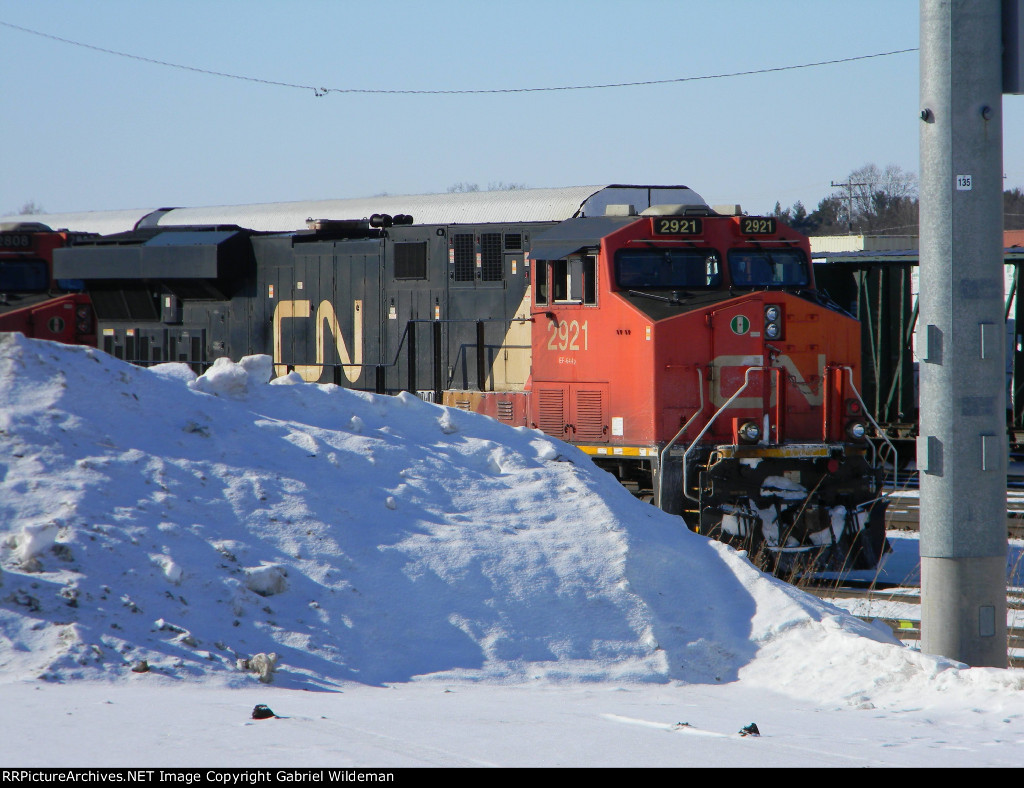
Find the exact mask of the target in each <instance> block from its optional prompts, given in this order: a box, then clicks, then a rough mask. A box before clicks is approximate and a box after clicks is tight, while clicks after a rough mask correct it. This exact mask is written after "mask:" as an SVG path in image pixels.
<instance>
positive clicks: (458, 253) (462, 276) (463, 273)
mask: <svg viewBox="0 0 1024 788" xmlns="http://www.w3.org/2000/svg"><path fill="white" fill-rule="evenodd" d="M452 243H453V245H454V248H455V281H456V282H472V281H473V267H474V265H475V264H476V251H475V248H474V247H475V244H474V243H473V235H472V233H459V234H458V235H456V236H455V237H454V238H453V239H452Z"/></svg>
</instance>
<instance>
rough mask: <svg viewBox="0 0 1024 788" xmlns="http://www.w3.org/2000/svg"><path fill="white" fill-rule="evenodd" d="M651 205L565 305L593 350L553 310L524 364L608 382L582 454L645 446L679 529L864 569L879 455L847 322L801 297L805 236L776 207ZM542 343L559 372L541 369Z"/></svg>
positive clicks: (881, 541)
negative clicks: (749, 212) (729, 209)
mask: <svg viewBox="0 0 1024 788" xmlns="http://www.w3.org/2000/svg"><path fill="white" fill-rule="evenodd" d="M656 210H657V209H656ZM661 210H663V211H664V212H665V213H664V214H663V215H653V216H643V217H640V218H639V219H637V220H636V221H633V222H630V223H628V224H625V225H624V226H622V227H621V228H620V229H618V230H616V231H614V232H611V233H609V234H608V235H606V236H605V237H604V238H602V240H601V245H600V253H599V254H598V255H597V256H596V260H595V261H594V262H593V264H592V265H593V269H594V272H595V274H596V276H592V278H593V279H596V284H594V285H593V286H590V287H589V288H587V290H588V292H589V293H590V294H592V295H591V296H590V300H592V301H593V303H592V304H591V308H590V310H584V311H583V312H581V314H579V315H576V316H574V317H575V320H576V322H577V324H578V325H579V326H581V331H585V332H586V334H585V336H583V335H582V334H581V335H580V336H579V337H578V338H579V339H583V340H585V341H586V345H587V347H588V349H595V348H597V349H599V352H598V354H596V355H595V354H591V353H581V354H573V353H571V352H566V350H565V349H562V348H561V344H566V347H567V348H571V347H572V346H573V344H572V338H573V334H572V331H571V327H572V325H573V321H572V320H569V321H566V317H568V316H565V317H563V316H562V315H558V316H556V317H555V319H554V320H553V321H546V323H545V322H542V323H540V324H539V325H537V328H536V329H535V330H544V329H545V328H546V329H547V333H548V334H549V335H550V336H549V337H548V341H547V344H546V345H545V342H544V340H543V338H540V337H539V338H538V339H540V340H541V341H539V342H535V345H534V347H535V357H534V370H535V374H536V373H538V372H539V373H541V374H540V377H541V378H542V379H543V378H545V377H547V378H551V377H554V376H556V375H559V374H561V376H562V377H563V378H566V377H567V378H571V379H572V381H579V380H595V381H601V380H604V381H607V387H606V388H605V391H606V396H605V399H604V400H603V402H604V405H605V410H606V414H607V419H606V421H607V422H608V427H610V430H609V429H605V435H604V437H603V439H602V440H603V442H604V443H605V444H607V445H606V446H602V447H600V448H598V449H596V451H592V452H591V453H594V454H595V455H596V457H597V458H598V459H600V458H601V457H604V456H612V457H614V455H615V454H617V453H619V454H622V453H624V452H626V451H628V450H629V447H633V446H641V447H643V446H647V447H649V448H648V449H647V450H646V453H649V454H652V455H653V454H656V455H657V456H656V460H654V461H652V462H651V463H650V464H649V465H650V468H651V472H652V476H653V478H652V485H651V488H652V490H653V497H654V498H655V503H657V504H658V505H660V506H661V508H663V509H665V510H666V511H671V512H675V513H678V514H681V515H683V516H684V517H685V518H686V520H687V522H688V524H689V525H690V526H691V527H693V528H696V529H698V530H700V531H701V532H702V533H708V534H709V535H713V536H717V537H718V538H720V539H723V540H725V541H728V542H730V543H732V544H734V545H735V546H737V547H743V548H745V549H747V550H748V551H749V552H750V555H751V556H752V557H760V560H761V562H762V564H763V565H765V566H771V567H772V568H774V569H776V570H777V571H778V570H780V569H781V570H782V571H787V570H788V569H794V568H799V567H800V566H804V565H808V564H812V565H814V566H815V567H818V568H821V567H827V568H832V569H840V568H843V567H847V568H870V567H873V566H874V565H876V564H877V562H878V560H879V558H880V557H881V555H882V554H883V552H884V551H885V549H886V541H885V530H884V511H885V499H884V498H883V497H882V471H881V468H882V465H883V463H882V458H881V457H880V456H879V452H877V451H876V450H875V448H874V447H873V446H872V444H870V443H869V442H868V441H867V440H865V435H866V433H867V431H868V430H867V427H868V423H867V421H866V419H867V415H866V412H865V409H864V406H863V402H862V400H861V397H860V394H859V391H858V388H859V385H860V359H861V355H860V326H859V324H858V323H857V321H856V320H854V319H853V318H852V317H850V316H849V315H847V314H846V313H844V312H842V311H841V310H840V309H838V308H837V307H835V306H834V305H832V304H830V303H829V302H828V300H827V299H825V298H824V297H822V296H820V295H819V294H818V293H817V292H816V290H815V288H814V281H813V274H812V269H811V264H810V247H809V243H808V240H807V238H806V237H804V236H802V235H800V234H799V233H797V232H795V231H794V230H792V229H791V228H788V227H786V226H784V225H783V224H781V223H779V222H777V221H776V220H775V219H774V218H771V217H752V216H743V215H740V213H739V211H736V212H735V214H736V215H724V214H722V213H719V212H716V211H712V210H706V209H705V210H704V211H700V209H697V210H695V209H693V208H692V207H690V208H683V207H680V208H679V209H678V210H674V209H673V208H671V207H668V206H665V207H662V209H661ZM583 273H584V279H586V273H587V268H586V265H584V266H583ZM551 300H552V302H554V300H555V299H554V297H553V295H552V296H551ZM583 300H584V301H585V300H587V299H586V297H585V298H584V299H583ZM559 311H561V310H559ZM566 322H568V326H569V327H570V330H569V333H568V334H567V336H566V339H567V340H568V342H567V343H561V339H560V337H559V335H558V333H557V332H558V331H559V330H560V327H561V326H562V325H563V324H565V323H566ZM583 326H585V328H582V327H583ZM563 333H565V332H563ZM552 337H553V339H552ZM552 346H553V348H554V349H555V350H556V351H557V352H556V353H554V354H551V355H552V358H551V359H549V360H550V361H552V362H554V363H557V364H560V365H561V369H560V371H555V372H549V373H548V374H546V375H545V374H544V372H545V366H546V364H545V357H546V356H547V355H549V354H546V353H545V352H544V350H545V348H546V347H552ZM538 351H540V352H538ZM574 356H575V357H574ZM584 356H590V357H591V358H590V359H585V358H583V357H584ZM574 386H575V387H576V388H580V387H583V388H592V387H595V386H594V385H593V384H587V385H584V384H581V383H575V382H573V383H572V384H571V385H570V386H569V387H568V388H567V389H566V392H565V393H566V394H568V395H569V398H570V400H571V398H572V397H571V395H572V394H573V388H574ZM581 407H582V406H581V405H580V404H579V403H577V411H579V410H580V408H581ZM578 420H579V419H576V420H575V421H578ZM570 421H573V420H572V419H570ZM571 426H573V430H572V432H570V433H569V437H570V439H571V438H573V437H577V436H576V434H575V423H573V424H572V425H571ZM595 435H596V433H595V432H594V431H593V430H592V431H591V437H590V440H589V442H590V443H594V442H595V441H594V437H593V436H595ZM575 442H577V443H587V442H588V441H587V440H586V439H584V440H582V441H580V440H579V439H577V440H576V441H575ZM619 447H621V448H619ZM640 452H641V453H645V450H644V449H640ZM890 459H892V458H890Z"/></svg>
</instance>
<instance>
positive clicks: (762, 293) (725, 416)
mask: <svg viewBox="0 0 1024 788" xmlns="http://www.w3.org/2000/svg"><path fill="white" fill-rule="evenodd" d="M56 266H57V269H58V271H59V272H60V274H61V275H62V276H65V277H73V278H77V279H82V280H85V281H86V282H87V285H88V290H89V293H90V295H91V297H92V299H93V302H94V304H95V308H96V311H97V315H98V320H99V325H100V330H101V337H100V340H101V341H100V347H101V348H103V349H104V350H106V351H108V352H110V353H112V354H113V355H116V356H118V357H121V358H124V359H126V360H129V361H132V362H135V363H143V364H148V363H157V362H162V361H184V362H187V363H190V364H193V365H194V366H195V367H196V368H197V369H201V368H202V367H204V366H205V365H208V364H209V363H211V362H212V361H213V359H215V358H216V357H218V356H228V357H232V358H238V357H240V356H242V355H246V354H251V353H267V354H270V355H272V356H273V359H274V364H275V370H276V371H277V374H285V373H287V372H291V371H294V372H296V373H298V374H299V375H301V376H302V378H303V379H305V380H307V381H319V382H334V383H338V384H341V385H345V386H350V387H353V388H359V389H364V390H374V391H378V392H391V393H393V392H397V391H399V390H410V391H415V392H417V393H419V394H420V395H421V396H424V397H425V398H427V399H432V400H434V401H438V402H443V403H446V404H449V405H453V406H456V407H460V408H463V409H467V410H474V411H478V412H481V413H486V414H488V415H491V416H493V417H494V418H497V419H499V420H501V421H503V422H505V423H507V424H511V425H517V426H529V427H533V428H537V429H540V430H542V431H544V432H545V433H547V434H549V435H553V436H556V437H558V438H561V439H563V440H565V441H568V442H570V443H573V444H575V445H576V446H578V447H579V448H580V449H582V450H583V451H584V452H586V453H588V454H590V455H591V456H592V457H593V458H594V460H595V461H596V462H597V463H599V464H601V465H602V466H603V467H605V468H607V469H608V470H610V471H612V472H614V473H616V474H617V475H618V476H619V478H621V479H622V480H623V481H624V482H625V483H627V484H628V485H630V486H632V487H633V488H634V489H636V490H637V491H638V492H639V493H640V494H646V495H647V496H649V497H650V498H651V499H652V501H653V502H654V503H656V504H657V505H659V506H660V507H661V508H662V509H664V510H666V511H669V512H673V513H676V514H679V515H681V516H682V517H683V518H685V520H686V522H687V523H688V524H689V525H690V526H691V527H692V528H695V529H698V530H700V531H701V532H704V533H709V534H711V535H714V536H717V537H719V538H722V539H724V540H726V541H729V542H731V543H733V544H735V545H737V546H742V547H745V548H747V549H748V550H750V551H751V555H752V556H756V555H760V556H762V557H763V560H764V561H765V563H766V564H770V565H772V566H774V567H782V568H786V567H789V566H793V565H794V564H796V563H799V562H800V561H804V560H805V561H813V562H815V563H816V564H817V565H819V566H821V565H827V566H832V567H836V568H839V567H842V566H847V567H849V566H856V567H871V566H873V565H875V564H876V562H877V561H878V560H879V558H880V557H881V555H882V553H883V551H884V550H885V549H886V544H885V535H884V509H885V498H884V496H883V495H882V489H881V487H882V471H881V467H882V463H881V461H880V459H879V457H878V456H877V455H876V453H875V450H874V448H873V447H872V445H871V444H870V443H868V442H867V441H866V440H865V435H866V431H867V428H868V426H869V425H868V423H867V419H869V417H868V416H867V414H866V413H865V409H864V404H863V402H862V400H861V397H860V394H859V391H858V386H859V383H860V363H861V354H860V328H859V325H858V324H857V322H856V321H855V320H854V319H853V318H852V317H850V316H849V315H847V314H846V313H844V312H843V311H842V310H840V309H839V308H838V307H836V306H835V305H833V304H831V303H830V302H829V301H828V300H827V299H826V298H824V297H822V296H821V295H820V294H819V293H818V292H817V291H816V290H815V287H814V280H813V273H812V270H811V264H810V249H809V245H808V241H807V239H806V238H805V237H803V236H801V235H800V234H798V233H796V232H795V231H793V230H792V229H790V228H788V227H785V226H784V225H782V224H781V223H779V222H777V221H776V220H775V219H774V218H770V217H755V216H746V215H742V213H741V212H740V211H739V210H738V206H737V207H736V208H735V209H731V210H722V209H718V210H712V209H711V208H709V207H708V206H706V205H703V204H684V205H653V206H652V207H650V208H648V209H646V210H644V211H642V212H640V213H639V214H638V213H637V212H636V211H635V210H634V209H633V207H632V206H631V205H609V206H608V207H607V210H606V211H605V213H604V215H599V216H578V217H575V218H571V219H567V220H564V221H559V222H547V221H544V222H541V221H538V222H507V223H502V222H488V223H481V224H453V223H447V224H419V225H417V224H414V223H412V217H409V216H388V215H374V216H372V217H370V219H369V220H365V219H363V220H321V221H310V222H309V227H308V229H307V230H306V231H299V232H290V233H255V232H251V231H247V230H243V229H240V228H238V227H234V226H217V227H190V228H161V227H149V228H145V229H140V230H137V231H135V232H132V233H126V234H123V235H120V236H110V237H104V238H99V239H95V240H94V241H92V242H86V243H83V244H77V245H75V246H74V247H71V248H68V249H65V250H61V251H59V252H58V253H57V256H56Z"/></svg>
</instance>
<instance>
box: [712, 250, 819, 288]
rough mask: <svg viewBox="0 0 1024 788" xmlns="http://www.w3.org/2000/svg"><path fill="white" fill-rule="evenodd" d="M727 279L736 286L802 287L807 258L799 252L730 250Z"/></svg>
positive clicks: (808, 279) (804, 284)
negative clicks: (728, 277) (730, 279)
mask: <svg viewBox="0 0 1024 788" xmlns="http://www.w3.org/2000/svg"><path fill="white" fill-rule="evenodd" d="M729 276H730V277H731V278H732V283H733V285H734V286H735V287H804V286H806V285H808V284H810V277H809V276H808V272H807V258H806V257H804V254H803V252H801V251H800V250H799V249H731V250H729Z"/></svg>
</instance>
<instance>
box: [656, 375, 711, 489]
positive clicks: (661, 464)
mask: <svg viewBox="0 0 1024 788" xmlns="http://www.w3.org/2000/svg"><path fill="white" fill-rule="evenodd" d="M697 390H698V391H700V408H698V409H697V412H696V413H694V414H693V415H692V416H690V418H689V419H688V420H687V422H686V424H684V425H683V426H682V427H680V428H679V432H677V433H676V434H675V435H674V436H673V438H672V440H670V441H669V442H668V443H667V444H665V448H664V449H662V450H661V453H660V454H659V455H658V508H659V509H662V508H663V507H662V505H661V501H662V495H663V494H664V489H665V457H666V455H667V454H668V452H669V449H671V448H672V447H673V446H675V443H676V441H677V440H679V439H680V438H681V437H682V436H683V433H684V432H686V430H687V429H689V427H690V425H691V424H693V421H694V419H696V418H697V417H698V416H699V415H700V414H701V413H703V412H704V373H703V372H702V371H701V368H700V366H699V365H698V366H697ZM684 479H685V474H684ZM684 485H685V481H684ZM683 489H684V490H685V489H686V488H685V486H684V488H683Z"/></svg>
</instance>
